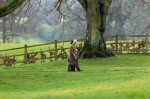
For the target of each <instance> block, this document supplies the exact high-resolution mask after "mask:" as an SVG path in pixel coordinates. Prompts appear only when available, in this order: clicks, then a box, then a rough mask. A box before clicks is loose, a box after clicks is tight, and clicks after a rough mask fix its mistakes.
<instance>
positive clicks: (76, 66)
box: [68, 64, 80, 71]
mask: <svg viewBox="0 0 150 99" xmlns="http://www.w3.org/2000/svg"><path fill="white" fill-rule="evenodd" d="M75 68H76V69H77V71H80V67H79V65H78V64H73V65H72V64H68V71H75Z"/></svg>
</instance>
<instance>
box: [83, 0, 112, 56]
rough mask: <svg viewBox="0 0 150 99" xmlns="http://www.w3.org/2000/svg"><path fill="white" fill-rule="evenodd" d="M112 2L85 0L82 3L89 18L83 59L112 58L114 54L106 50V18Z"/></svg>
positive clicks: (109, 0) (106, 0) (108, 0)
mask: <svg viewBox="0 0 150 99" xmlns="http://www.w3.org/2000/svg"><path fill="white" fill-rule="evenodd" d="M102 1H105V2H102ZM111 1H112V0H84V1H83V2H82V3H81V4H82V6H83V7H84V9H85V10H86V18H87V33H86V39H85V41H84V46H83V49H82V51H81V57H82V58H92V57H106V56H111V54H112V53H111V52H110V51H109V50H108V49H107V48H106V39H105V34H106V17H107V13H108V8H109V5H110V4H111ZM80 2H81V1H80Z"/></svg>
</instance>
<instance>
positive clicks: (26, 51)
mask: <svg viewBox="0 0 150 99" xmlns="http://www.w3.org/2000/svg"><path fill="white" fill-rule="evenodd" d="M83 40H84V39H83ZM83 40H82V39H81V40H79V41H80V42H83ZM65 42H70V41H63V42H58V41H57V40H55V41H54V42H53V43H44V44H39V45H33V46H28V45H27V44H26V45H24V47H18V48H12V49H6V50H0V52H4V51H12V50H19V49H24V54H17V55H9V56H0V59H4V58H6V57H9V58H10V57H14V56H23V57H24V60H23V61H17V62H15V63H25V64H27V63H28V62H29V59H28V58H27V55H28V54H35V53H41V52H42V53H44V52H50V51H53V52H54V55H53V56H52V57H46V58H45V59H50V58H54V59H55V61H56V60H57V59H58V56H59V55H58V51H59V50H62V49H61V48H58V43H65ZM51 44H54V45H55V47H54V49H51V50H45V51H39V52H32V53H29V52H28V48H32V47H37V46H44V45H51ZM78 48H81V47H78ZM63 49H64V50H66V49H69V46H68V47H67V48H63ZM0 55H1V54H0ZM63 56H68V55H67V54H66V55H63ZM63 56H61V57H63ZM42 59H43V58H39V59H36V60H42ZM12 64H13V63H12ZM1 65H6V63H2V64H0V66H1Z"/></svg>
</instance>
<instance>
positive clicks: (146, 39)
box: [0, 34, 150, 65]
mask: <svg viewBox="0 0 150 99" xmlns="http://www.w3.org/2000/svg"><path fill="white" fill-rule="evenodd" d="M120 37H144V38H145V42H144V43H145V47H144V50H145V54H148V51H150V49H148V48H149V39H148V37H150V35H148V34H146V35H120V36H119V35H118V34H116V35H115V36H109V37H106V38H115V42H111V43H109V42H108V43H106V44H107V46H110V45H114V46H115V49H111V50H112V51H114V52H115V53H116V54H118V53H119V51H120V49H119V44H126V43H128V44H132V43H133V42H125V41H124V42H120V41H119V38H120ZM79 41H84V39H83V40H79ZM63 42H70V41H63ZM58 43H62V42H58V41H57V40H55V42H53V43H44V44H39V45H33V46H28V45H24V47H18V48H12V49H6V50H0V52H4V51H12V50H18V49H24V54H18V55H15V56H24V60H22V61H17V62H15V63H25V64H27V63H28V61H29V60H28V58H27V54H34V53H35V52H34V53H29V52H28V48H32V47H37V46H44V45H50V44H54V45H55V47H54V49H51V50H45V51H42V52H43V53H44V52H49V51H54V56H52V57H46V59H49V58H55V60H57V59H58V51H59V50H61V49H59V48H58V45H57V44H58ZM138 43H139V42H135V44H138ZM109 48H110V47H109ZM64 49H69V46H68V47H67V48H64ZM132 50H133V49H121V51H132ZM142 50H143V49H142ZM40 52H41V51H39V52H36V53H40ZM121 54H123V52H122V53H121ZM13 56H14V55H10V56H7V57H13ZM4 58H6V56H0V59H4ZM41 59H43V58H40V59H37V60H41ZM0 65H6V64H5V63H2V64H0Z"/></svg>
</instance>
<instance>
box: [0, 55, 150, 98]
mask: <svg viewBox="0 0 150 99" xmlns="http://www.w3.org/2000/svg"><path fill="white" fill-rule="evenodd" d="M79 63H80V67H81V68H82V69H83V70H84V71H83V72H67V60H58V61H53V62H45V63H38V64H28V65H16V66H12V67H6V66H1V67H0V99H50V98H52V99H149V98H150V56H149V55H117V56H115V57H111V58H103V59H99V58H97V59H90V60H89V59H80V61H79Z"/></svg>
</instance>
